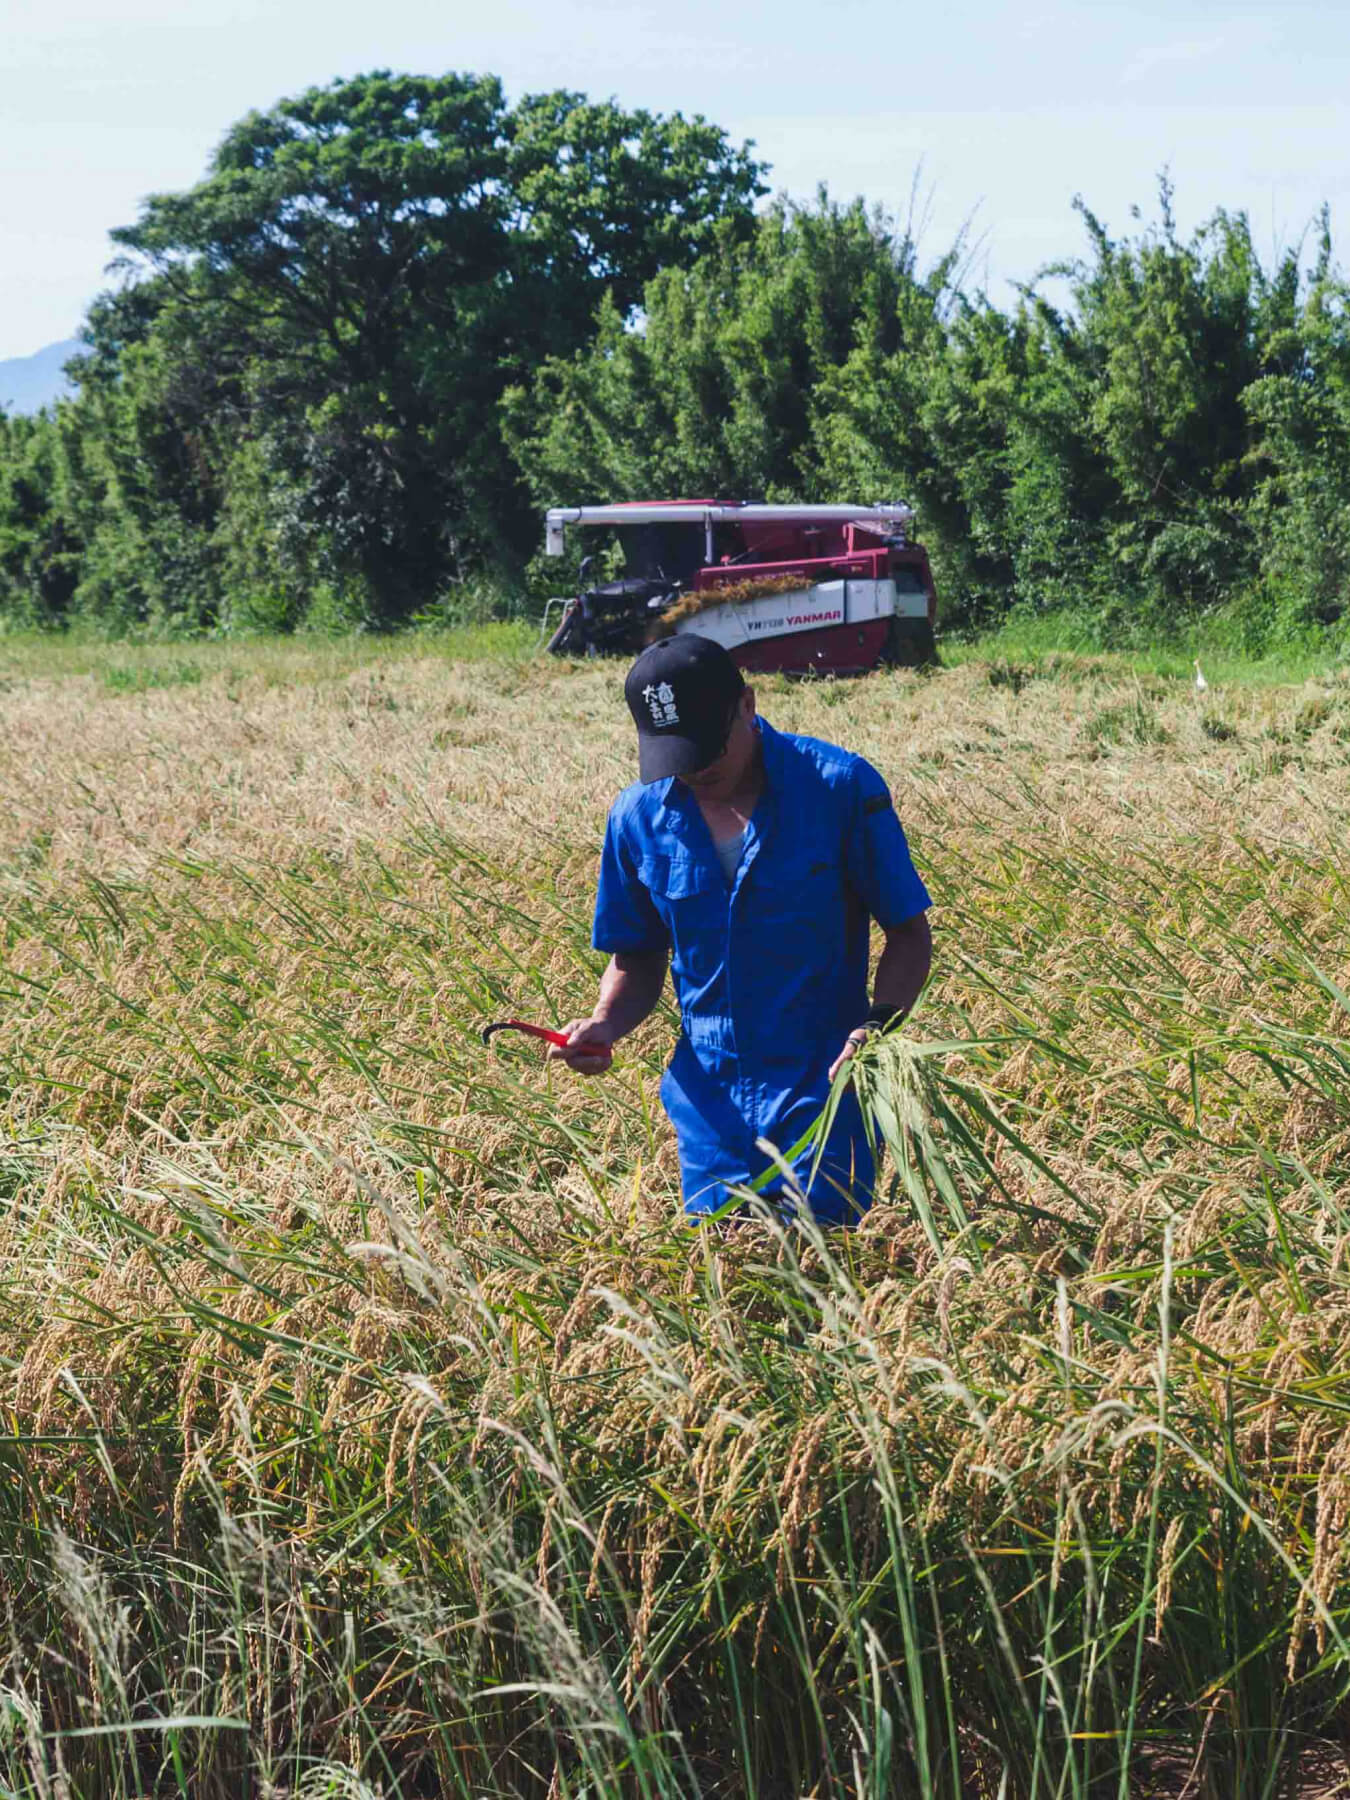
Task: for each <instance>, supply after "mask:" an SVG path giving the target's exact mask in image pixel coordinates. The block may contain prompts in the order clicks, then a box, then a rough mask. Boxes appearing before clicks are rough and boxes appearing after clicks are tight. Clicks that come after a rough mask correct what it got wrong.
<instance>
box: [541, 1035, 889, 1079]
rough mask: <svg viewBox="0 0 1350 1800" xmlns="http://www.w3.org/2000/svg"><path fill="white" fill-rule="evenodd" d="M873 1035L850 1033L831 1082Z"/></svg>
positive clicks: (832, 1069)
mask: <svg viewBox="0 0 1350 1800" xmlns="http://www.w3.org/2000/svg"><path fill="white" fill-rule="evenodd" d="M871 1035H872V1034H871V1032H870V1031H869V1030H868V1028H867V1027H866V1025H859V1027H858V1028H857V1030H856V1031H850V1032H849V1034H848V1036H847V1037H846V1038H845V1039H844V1047H843V1049H842V1050H841V1051H840V1052H839V1054H838V1056H836V1057H835V1059H834V1061H833V1062H832V1063H831V1064H830V1080H831V1081H833V1080H834V1078H835V1076H836V1075H837V1074H838V1073H839V1071H840V1069H842V1068H843V1066H844V1064H845V1063H846V1062H852V1061H853V1058H854V1057H855V1056H856V1055H857V1054H858V1052H859V1051H860V1050H861V1049H862V1047H863V1045H864V1044H865V1043H866V1042H867V1040H868V1038H869V1037H871ZM561 1054H562V1052H561V1051H558V1050H550V1051H549V1055H550V1056H560V1055H561Z"/></svg>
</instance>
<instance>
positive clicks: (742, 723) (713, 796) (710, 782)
mask: <svg viewBox="0 0 1350 1800" xmlns="http://www.w3.org/2000/svg"><path fill="white" fill-rule="evenodd" d="M758 747H759V734H758V733H757V732H756V730H755V691H754V689H753V688H746V689H745V691H744V693H742V694H741V695H740V697H739V699H738V700H737V701H736V705H735V708H734V710H733V712H732V714H731V720H730V723H729V725H728V728H727V740H726V745H725V747H724V749H723V750H722V753H721V755H720V756H717V757H714V759H713V760H712V762H710V763H709V764H708V765H707V767H706V768H702V769H695V770H694V772H693V773H692V774H691V775H681V776H680V780H681V781H682V782H684V784H685V786H686V787H689V788H692V789H693V791H694V792H695V793H696V794H697V795H698V796H699V798H700V799H702V800H724V799H726V798H727V797H728V796H729V795H731V794H734V793H735V792H736V790H737V788H739V787H740V785H741V783H742V782H743V781H744V779H745V777H746V775H747V773H748V772H749V769H750V765H751V764H752V763H753V762H754V760H755V752H756V750H757V749H758Z"/></svg>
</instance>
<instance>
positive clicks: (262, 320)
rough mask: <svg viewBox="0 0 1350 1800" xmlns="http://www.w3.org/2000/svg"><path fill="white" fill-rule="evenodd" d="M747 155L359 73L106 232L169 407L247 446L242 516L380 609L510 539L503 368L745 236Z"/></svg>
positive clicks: (657, 125) (218, 442) (387, 616)
mask: <svg viewBox="0 0 1350 1800" xmlns="http://www.w3.org/2000/svg"><path fill="white" fill-rule="evenodd" d="M760 172H761V171H760V165H759V164H757V163H756V162H755V161H754V160H753V158H752V157H751V155H750V153H749V149H748V147H742V148H741V149H734V148H732V147H731V146H730V145H729V144H728V142H727V139H726V137H725V134H724V133H723V132H722V131H720V130H719V129H718V128H716V127H715V126H712V125H709V124H708V123H707V122H706V121H704V120H702V119H698V118H695V119H692V120H689V119H685V118H683V117H682V116H680V115H679V114H676V115H674V116H673V117H669V118H661V117H657V116H654V115H652V114H650V113H646V112H628V111H625V110H623V109H622V108H620V107H618V106H617V105H616V104H614V103H612V102H606V103H600V104H596V103H592V102H589V101H587V100H586V99H585V98H584V97H583V96H581V95H578V94H573V93H561V92H560V93H556V94H549V95H539V96H531V97H528V98H526V99H525V100H523V101H521V102H520V104H519V105H518V106H516V107H515V108H514V109H513V108H509V107H508V106H507V105H506V103H505V101H504V98H503V95H502V90H501V85H500V83H499V82H498V81H497V80H496V79H495V78H493V77H477V76H470V75H454V74H452V75H446V76H442V77H435V78H432V77H415V76H395V75H391V74H388V73H377V74H373V75H367V76H362V77H359V78H356V79H354V80H348V81H339V82H335V83H333V84H332V85H331V86H330V87H326V88H315V89H311V90H309V91H308V92H307V93H305V94H303V95H301V96H299V97H298V98H297V99H293V100H287V101H283V102H282V103H281V104H280V105H279V106H277V107H276V108H274V109H273V110H272V111H270V112H266V113H252V114H250V115H249V116H248V117H247V118H245V119H243V120H241V121H240V123H239V124H238V125H236V126H235V127H233V128H232V130H231V131H230V132H229V133H228V134H227V135H226V137H225V140H224V142H223V143H222V144H221V146H220V148H219V149H218V151H217V152H216V154H215V156H214V158H213V160H212V164H211V168H210V171H209V173H208V175H207V177H206V179H205V180H204V181H202V182H201V183H199V184H198V185H197V186H196V187H194V188H192V189H190V190H189V191H187V192H186V193H182V194H172V195H157V196H155V197H153V198H152V199H150V200H149V201H148V202H147V203H146V205H145V208H144V210H143V212H142V215H141V218H140V219H139V220H138V222H137V223H136V224H135V225H134V226H130V227H127V228H126V229H124V230H122V231H119V232H117V233H115V234H114V236H115V238H116V240H117V241H118V242H119V243H120V244H121V245H122V246H123V248H124V250H125V251H126V253H127V259H126V263H125V266H126V267H127V268H128V269H130V270H131V271H132V272H134V273H139V274H140V275H141V276H142V278H143V279H142V281H141V283H140V285H141V286H142V287H145V288H148V289H149V290H150V293H151V295H152V297H153V306H152V310H153V311H154V314H155V317H154V323H153V325H152V327H151V332H152V335H153V336H154V337H155V338H156V339H157V340H158V342H159V343H160V344H161V345H162V346H163V347H164V353H165V355H166V356H167V357H168V358H169V360H170V362H171V363H172V364H173V365H174V367H175V368H176V369H178V370H179V371H181V372H184V373H185V374H186V373H188V372H190V381H191V385H192V387H193V388H194V389H195V392H196V400H195V402H193V401H192V399H191V396H190V395H189V394H188V393H187V392H186V387H185V384H184V383H183V382H181V381H180V383H179V386H178V394H179V396H180V397H181V398H182V399H183V400H184V402H185V410H184V411H183V412H182V413H181V414H180V415H179V417H178V428H179V429H181V430H183V431H186V432H188V433H198V434H199V435H201V437H202V438H203V441H205V440H206V439H207V438H209V439H210V440H211V455H212V456H213V458H214V466H216V467H218V468H219V467H223V466H224V465H225V464H231V465H233V464H234V463H235V462H236V460H237V458H238V456H239V454H240V449H241V445H242V444H244V443H248V444H250V445H252V446H253V449H252V451H251V452H250V455H249V457H247V458H245V464H246V465H247V466H248V467H249V468H250V469H251V470H252V471H253V475H254V477H255V478H256V479H255V482H254V485H255V489H256V491H257V493H258V494H260V495H263V496H265V494H266V493H267V492H268V491H274V492H275V493H276V494H277V496H278V497H279V501H280V504H281V506H282V508H283V511H284V516H282V517H278V518H277V519H275V520H273V521H271V522H268V521H266V520H263V519H259V518H256V517H255V518H254V525H255V526H256V528H258V529H260V530H265V531H268V532H270V533H271V534H272V536H273V538H274V539H275V542H276V545H277V548H278V554H279V555H280V556H281V558H282V561H283V563H287V562H289V564H292V565H294V567H295V568H296V570H297V571H303V573H304V576H305V578H306V579H308V580H310V581H313V580H316V579H323V580H326V581H328V582H330V583H332V584H336V585H337V586H338V587H341V588H344V589H346V590H349V591H351V592H352V593H353V594H354V596H355V599H354V602H353V603H354V605H355V606H356V607H357V609H358V610H363V611H366V612H367V613H368V614H369V615H370V616H371V617H372V618H373V619H375V620H376V621H379V622H387V621H392V620H395V619H398V618H400V617H404V616H406V615H407V614H408V613H409V612H410V611H411V610H412V609H413V608H414V607H415V606H416V605H418V604H419V603H423V602H425V601H426V599H427V598H429V596H430V595H431V594H432V593H433V592H434V591H435V589H436V588H437V586H439V585H440V583H441V582H442V581H443V580H444V579H445V578H446V576H447V574H451V573H453V572H454V571H455V570H456V568H457V567H458V566H460V565H462V564H463V562H464V561H465V559H467V558H470V557H479V558H489V559H494V560H497V561H506V560H509V559H510V557H511V556H512V555H515V554H519V553H520V552H521V551H523V550H524V549H525V547H526V545H527V544H528V542H529V539H530V536H531V533H532V525H531V523H530V522H529V520H528V518H527V515H526V513H525V510H524V504H523V503H524V495H523V493H522V491H521V488H520V485H519V481H518V478H517V476H516V473H515V470H514V468H513V466H512V465H511V463H510V461H509V459H508V457H507V455H506V453H505V449H504V446H503V444H502V441H501V434H500V429H499V426H498V423H497V415H496V407H497V401H498V399H499V397H500V395H501V393H502V391H503V389H504V388H505V386H506V385H507V384H508V383H509V382H510V381H512V380H513V379H515V380H518V379H520V378H521V377H522V376H524V375H526V374H528V373H529V372H530V371H531V370H532V369H533V368H534V367H535V366H537V364H538V363H539V362H540V361H541V360H542V359H543V358H545V357H546V356H549V355H557V354H565V353H567V352H568V351H570V350H572V349H573V348H575V347H576V346H577V345H579V344H580V343H581V342H582V341H583V340H584V338H585V337H586V336H587V335H589V333H590V331H591V330H592V329H593V322H594V316H595V311H596V308H597V305H598V304H599V301H600V299H601V296H602V295H603V294H605V293H609V294H611V295H612V296H614V300H615V304H617V305H618V306H619V307H620V308H621V309H622V308H625V307H631V306H632V305H633V304H634V303H635V302H636V300H637V298H638V296H639V295H640V294H641V292H642V289H643V286H644V284H645V283H646V282H647V281H649V280H650V279H651V278H652V277H653V276H654V275H655V274H656V272H657V270H658V268H660V267H662V266H663V265H666V264H670V263H675V264H680V263H685V264H687V263H688V262H690V261H691V260H693V259H695V258H697V257H698V256H699V255H700V254H701V253H702V252H703V251H704V250H705V249H706V248H707V246H708V245H709V244H710V243H711V242H713V241H714V240H716V241H718V242H721V241H724V239H725V236H726V235H727V234H728V233H729V234H730V235H732V236H734V235H735V234H736V232H737V231H738V230H739V231H742V232H745V231H749V230H750V229H751V228H752V226H751V210H750V209H751V206H752V203H753V201H754V199H755V198H756V197H757V195H758V194H760V193H761V192H762V191H763V190H762V187H761V185H760ZM124 322H125V309H124V310H123V314H121V315H116V316H114V315H113V314H111V313H109V314H107V315H106V316H105V319H104V320H103V321H102V323H104V324H109V323H111V324H115V325H118V326H119V327H120V326H121V325H122V324H123V323H124ZM94 335H95V338H96V339H97V336H98V325H97V324H96V326H95V333H94ZM94 348H95V352H96V355H97V352H98V350H99V345H98V343H97V342H96V343H95V346H94ZM171 379H172V377H171Z"/></svg>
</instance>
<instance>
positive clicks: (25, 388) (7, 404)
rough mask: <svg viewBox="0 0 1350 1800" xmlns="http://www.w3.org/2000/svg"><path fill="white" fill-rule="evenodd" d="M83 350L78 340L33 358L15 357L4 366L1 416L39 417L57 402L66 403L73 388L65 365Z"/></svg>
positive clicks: (0, 372) (0, 364)
mask: <svg viewBox="0 0 1350 1800" xmlns="http://www.w3.org/2000/svg"><path fill="white" fill-rule="evenodd" d="M83 349H84V345H83V344H81V342H80V341H79V339H78V338H66V339H65V340H64V341H63V342H62V343H59V344H48V345H47V347H46V349H45V350H38V351H35V352H34V354H33V355H32V356H12V357H10V359H9V361H8V362H0V412H7V413H35V412H36V411H37V410H38V408H39V407H42V406H50V405H51V403H52V401H53V400H62V399H64V398H65V396H66V395H67V394H69V393H70V392H71V386H70V383H69V382H68V381H67V380H66V378H65V376H64V375H63V374H62V373H61V365H62V363H64V362H68V361H69V360H70V358H71V357H72V356H74V355H75V354H76V353H77V352H78V351H80V350H83Z"/></svg>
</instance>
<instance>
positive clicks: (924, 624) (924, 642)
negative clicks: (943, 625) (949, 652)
mask: <svg viewBox="0 0 1350 1800" xmlns="http://www.w3.org/2000/svg"><path fill="white" fill-rule="evenodd" d="M885 660H886V661H887V662H888V663H890V664H891V665H892V666H893V667H895V668H898V669H923V668H927V667H929V666H930V665H931V664H932V663H935V662H936V661H937V643H936V640H935V639H934V637H933V627H932V625H931V624H930V623H929V622H928V620H927V619H892V620H891V633H890V639H889V641H888V643H887V645H886V652H885Z"/></svg>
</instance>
